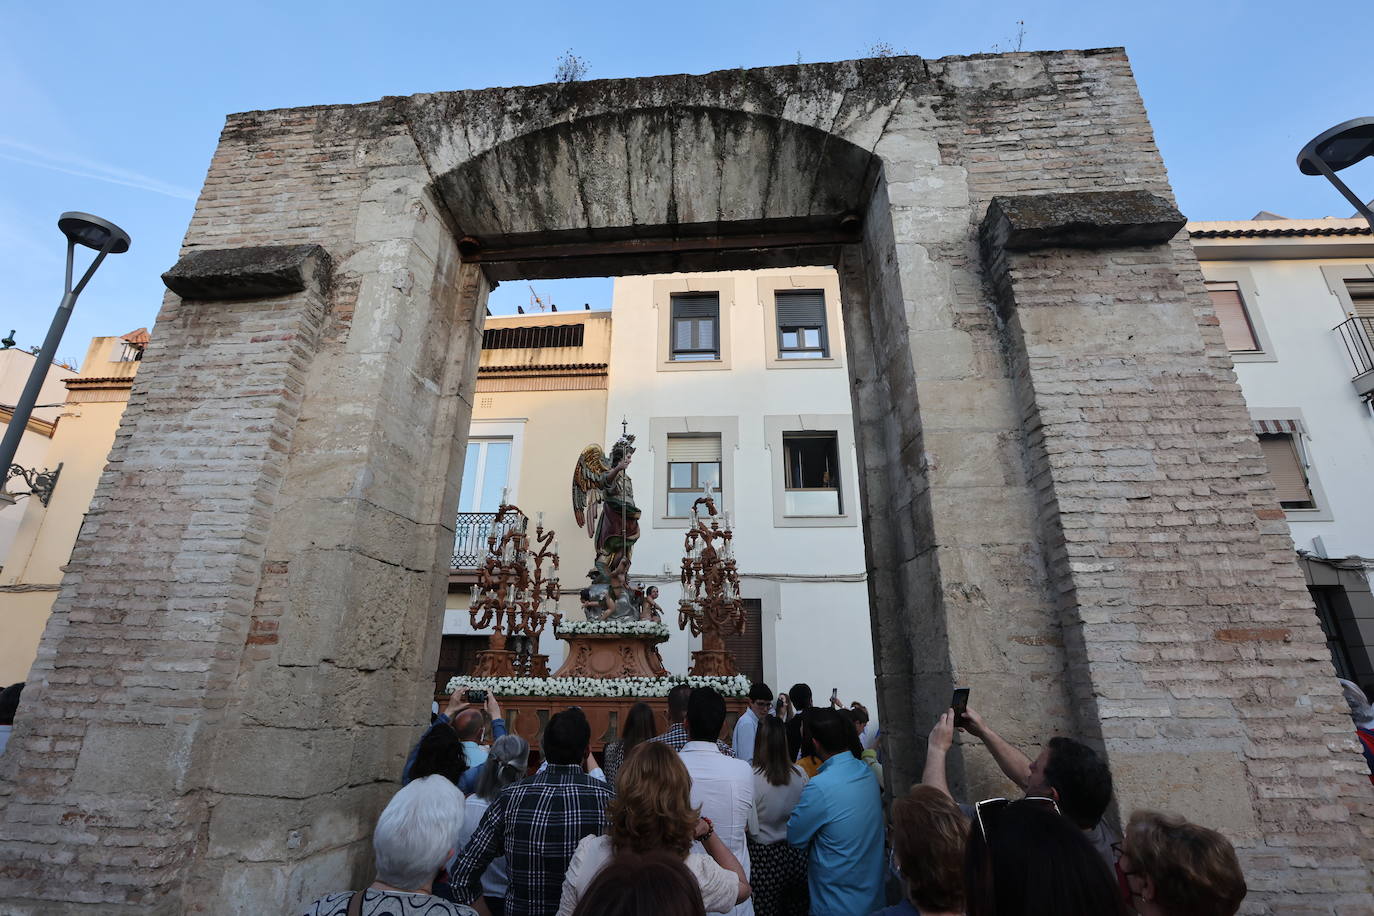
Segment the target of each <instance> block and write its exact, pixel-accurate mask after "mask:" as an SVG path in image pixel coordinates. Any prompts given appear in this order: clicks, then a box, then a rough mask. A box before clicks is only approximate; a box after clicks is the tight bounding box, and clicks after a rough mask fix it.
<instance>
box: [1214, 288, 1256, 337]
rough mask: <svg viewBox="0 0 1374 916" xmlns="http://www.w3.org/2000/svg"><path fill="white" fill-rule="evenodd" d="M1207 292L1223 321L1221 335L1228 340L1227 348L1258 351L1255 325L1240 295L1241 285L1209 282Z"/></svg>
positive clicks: (1219, 318)
mask: <svg viewBox="0 0 1374 916" xmlns="http://www.w3.org/2000/svg"><path fill="white" fill-rule="evenodd" d="M1207 293H1208V295H1210V296H1211V297H1212V308H1213V309H1214V310H1215V311H1216V313H1217V320H1218V321H1219V322H1221V336H1222V338H1223V339H1224V340H1225V341H1226V349H1228V350H1230V351H1231V352H1232V353H1255V352H1258V350H1259V344H1258V343H1256V342H1255V341H1256V338H1255V327H1254V325H1253V324H1251V323H1250V313H1249V312H1248V311H1247V310H1246V306H1245V300H1244V299H1243V298H1242V297H1241V295H1240V285H1239V284H1237V283H1219V282H1209V283H1208V284H1207Z"/></svg>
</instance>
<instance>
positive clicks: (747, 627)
mask: <svg viewBox="0 0 1374 916" xmlns="http://www.w3.org/2000/svg"><path fill="white" fill-rule="evenodd" d="M740 603H741V604H743V605H744V632H743V633H732V634H730V635H729V636H726V637H725V651H726V652H729V653H730V654H731V655H733V656H734V657H735V665H736V666H737V667H738V668H739V673H740V674H742V675H744V676H745V677H747V678H749V680H751V681H753V682H754V683H755V684H762V683H763V602H761V601H759V600H758V599H757V598H743V599H741V600H740Z"/></svg>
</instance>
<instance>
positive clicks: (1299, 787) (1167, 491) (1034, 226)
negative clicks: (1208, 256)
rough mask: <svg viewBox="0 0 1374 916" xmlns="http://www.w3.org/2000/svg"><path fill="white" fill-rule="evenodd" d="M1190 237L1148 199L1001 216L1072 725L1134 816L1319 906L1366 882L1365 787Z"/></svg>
mask: <svg viewBox="0 0 1374 916" xmlns="http://www.w3.org/2000/svg"><path fill="white" fill-rule="evenodd" d="M1183 222H1184V220H1183V217H1182V216H1181V215H1180V214H1179V213H1178V212H1177V211H1176V210H1175V209H1174V207H1173V206H1172V205H1171V204H1169V203H1168V202H1167V201H1165V200H1163V199H1162V198H1160V197H1157V196H1155V195H1152V194H1149V193H1146V192H1143V191H1136V192H1085V193H1065V194H1043V195H1029V196H1023V197H1012V198H1006V197H998V198H995V199H994V200H993V201H992V204H991V206H990V208H989V210H988V213H987V216H986V218H985V219H984V221H983V226H982V243H983V255H984V259H985V265H986V267H987V270H988V274H989V277H990V279H991V281H992V283H993V284H994V286H995V288H996V290H997V294H998V303H999V308H1000V310H1001V314H1002V317H1003V318H1004V319H1005V320H1006V322H1007V327H1006V338H1007V342H1008V349H1009V357H1010V361H1011V365H1012V367H1013V371H1014V375H1015V382H1016V385H1017V389H1018V392H1019V395H1020V401H1021V419H1022V422H1023V424H1024V427H1025V432H1026V436H1027V441H1028V444H1029V448H1030V456H1031V464H1032V467H1031V472H1032V480H1033V483H1034V485H1035V487H1036V489H1037V491H1038V497H1039V505H1040V519H1041V525H1042V538H1043V541H1044V545H1045V551H1046V555H1047V557H1048V560H1049V570H1050V577H1051V581H1052V585H1053V588H1054V591H1055V593H1056V595H1057V598H1058V603H1059V608H1060V612H1061V614H1062V618H1063V619H1062V627H1063V632H1064V639H1065V644H1066V649H1067V652H1068V662H1069V671H1070V685H1071V689H1072V691H1073V701H1074V709H1075V712H1076V714H1077V717H1078V721H1079V728H1080V731H1081V732H1082V733H1083V734H1084V735H1086V736H1089V737H1090V738H1093V739H1096V740H1098V741H1099V742H1100V743H1101V745H1102V746H1104V747H1105V749H1106V751H1107V755H1108V758H1109V760H1110V763H1111V767H1112V771H1113V774H1114V775H1115V777H1116V780H1117V792H1118V797H1119V804H1120V810H1121V814H1122V816H1123V818H1124V817H1125V816H1126V815H1128V814H1129V813H1130V811H1131V809H1132V808H1134V807H1136V806H1159V807H1165V808H1167V809H1169V810H1172V811H1175V812H1177V813H1181V814H1184V815H1186V816H1187V817H1189V818H1190V819H1193V820H1195V821H1197V822H1199V823H1202V824H1206V825H1209V826H1213V827H1216V828H1218V829H1221V830H1222V831H1224V832H1225V833H1226V834H1227V835H1228V836H1230V837H1231V838H1232V839H1233V840H1234V841H1235V842H1236V844H1237V846H1238V847H1239V848H1240V849H1241V850H1242V856H1243V860H1244V863H1245V865H1246V870H1247V874H1249V875H1250V877H1251V889H1252V898H1251V899H1252V901H1253V902H1254V903H1257V904H1268V905H1270V906H1278V911H1282V905H1281V903H1280V901H1281V898H1282V895H1283V894H1285V893H1298V894H1301V895H1303V896H1302V902H1303V905H1304V907H1305V908H1306V909H1304V912H1307V911H1309V909H1310V908H1314V907H1323V910H1322V911H1323V912H1324V911H1325V909H1324V907H1325V906H1328V905H1330V906H1335V905H1339V903H1340V901H1342V900H1345V901H1348V900H1350V899H1352V897H1357V896H1358V895H1359V894H1360V893H1361V892H1362V891H1367V890H1368V888H1369V880H1370V879H1369V871H1368V862H1369V861H1370V854H1369V851H1368V850H1369V846H1368V843H1367V840H1365V839H1364V838H1362V837H1361V833H1360V830H1359V829H1357V826H1358V825H1357V824H1356V823H1354V821H1357V820H1364V821H1365V823H1366V824H1368V823H1369V821H1368V818H1369V817H1370V814H1371V799H1370V795H1369V786H1368V782H1367V780H1366V779H1365V777H1364V776H1363V775H1362V774H1360V773H1359V772H1358V771H1359V769H1360V766H1361V764H1360V759H1359V757H1358V756H1356V755H1355V754H1354V749H1353V747H1351V743H1352V739H1351V737H1350V725H1349V716H1348V715H1347V714H1346V712H1345V709H1344V708H1343V704H1342V702H1341V699H1340V691H1339V687H1338V686H1337V684H1336V682H1335V679H1334V675H1333V672H1332V669H1331V661H1330V657H1329V655H1328V653H1327V650H1326V646H1325V641H1324V639H1323V636H1322V633H1321V630H1320V628H1319V626H1318V623H1317V618H1316V615H1315V613H1314V611H1313V607H1312V602H1311V600H1310V598H1309V597H1308V594H1307V592H1306V590H1305V588H1304V586H1303V578H1302V575H1301V573H1300V572H1299V570H1298V567H1297V564H1296V562H1295V558H1294V555H1293V550H1292V544H1291V541H1290V540H1289V538H1288V534H1287V530H1286V528H1285V526H1284V522H1283V517H1284V516H1283V512H1282V510H1281V509H1279V508H1278V500H1277V498H1276V497H1275V495H1274V490H1273V486H1272V484H1271V483H1270V482H1269V479H1268V474H1267V471H1266V468H1265V465H1264V461H1263V458H1262V457H1261V455H1260V451H1259V446H1258V443H1257V442H1256V441H1255V438H1254V436H1253V434H1252V433H1251V430H1250V423H1249V418H1248V416H1247V413H1246V409H1245V403H1244V401H1243V399H1242V397H1241V393H1240V389H1239V387H1238V386H1237V384H1236V381H1235V376H1234V374H1233V372H1232V371H1231V363H1230V358H1229V355H1228V354H1227V351H1226V348H1225V346H1224V344H1223V342H1222V338H1221V334H1220V330H1219V327H1218V325H1217V320H1216V318H1215V316H1214V315H1213V313H1212V311H1211V308H1210V304H1209V302H1208V300H1207V297H1206V296H1205V295H1204V293H1203V289H1202V284H1201V277H1200V275H1199V273H1198V271H1197V268H1196V263H1195V261H1194V259H1193V256H1192V250H1191V248H1190V247H1189V246H1188V244H1187V241H1186V239H1184V238H1181V237H1179V236H1178V232H1179V230H1180V229H1181V228H1182V226H1183ZM1362 857H1363V859H1364V861H1361V859H1362Z"/></svg>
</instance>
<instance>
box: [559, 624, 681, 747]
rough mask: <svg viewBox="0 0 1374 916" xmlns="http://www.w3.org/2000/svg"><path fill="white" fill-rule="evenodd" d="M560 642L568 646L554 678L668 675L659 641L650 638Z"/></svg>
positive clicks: (591, 636) (597, 637)
mask: <svg viewBox="0 0 1374 916" xmlns="http://www.w3.org/2000/svg"><path fill="white" fill-rule="evenodd" d="M561 638H562V639H563V641H564V642H566V643H567V644H568V654H567V657H566V658H565V659H564V661H563V667H561V668H559V669H558V670H557V671H556V672H554V675H553V676H554V677H595V678H616V677H664V676H665V675H667V673H668V669H667V668H665V667H663V658H662V657H661V656H660V655H659V654H658V646H657V643H658V642H659V641H660V640H659V639H657V638H655V637H652V636H618V635H612V634H608V633H607V634H602V633H596V634H592V633H584V634H578V635H576V636H564V637H561ZM626 708H627V709H628V708H629V707H628V706H627V707H626ZM595 732H596V728H595V726H593V728H592V733H593V734H595Z"/></svg>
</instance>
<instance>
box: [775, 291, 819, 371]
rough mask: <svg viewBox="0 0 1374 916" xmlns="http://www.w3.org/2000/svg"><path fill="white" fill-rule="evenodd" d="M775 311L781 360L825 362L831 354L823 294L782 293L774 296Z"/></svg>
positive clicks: (812, 292)
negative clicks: (818, 360) (821, 360)
mask: <svg viewBox="0 0 1374 916" xmlns="http://www.w3.org/2000/svg"><path fill="white" fill-rule="evenodd" d="M774 311H775V312H776V313H777V321H778V358H779V359H824V358H826V357H828V356H829V355H830V341H829V340H828V339H827V334H826V331H827V329H826V325H825V293H824V291H822V290H819V289H798V290H779V291H778V292H777V293H776V294H775V296H774Z"/></svg>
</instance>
